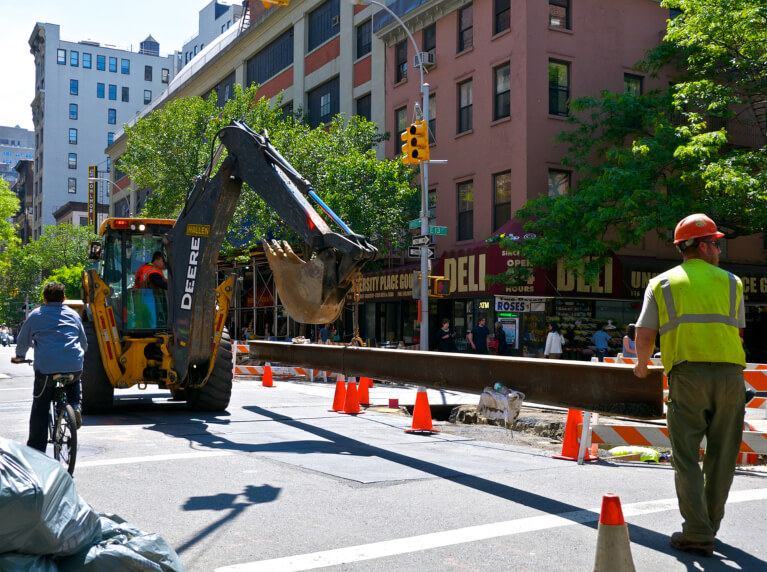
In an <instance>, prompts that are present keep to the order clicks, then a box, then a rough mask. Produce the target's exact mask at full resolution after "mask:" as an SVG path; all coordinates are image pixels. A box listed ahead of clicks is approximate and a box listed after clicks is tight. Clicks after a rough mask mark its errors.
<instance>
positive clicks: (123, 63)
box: [120, 59, 130, 75]
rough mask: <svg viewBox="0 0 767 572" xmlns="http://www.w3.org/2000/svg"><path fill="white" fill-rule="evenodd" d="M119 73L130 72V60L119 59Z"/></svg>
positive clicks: (125, 73) (126, 73)
mask: <svg viewBox="0 0 767 572" xmlns="http://www.w3.org/2000/svg"><path fill="white" fill-rule="evenodd" d="M120 73H122V74H124V75H128V74H129V73H130V60H126V59H121V60H120Z"/></svg>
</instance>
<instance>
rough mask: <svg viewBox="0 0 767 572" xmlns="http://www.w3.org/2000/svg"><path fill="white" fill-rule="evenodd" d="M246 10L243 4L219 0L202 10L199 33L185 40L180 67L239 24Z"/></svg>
mask: <svg viewBox="0 0 767 572" xmlns="http://www.w3.org/2000/svg"><path fill="white" fill-rule="evenodd" d="M244 10H245V8H243V6H240V5H237V4H232V5H230V4H224V3H223V2H218V1H217V0H213V1H212V2H210V3H209V4H207V5H206V6H205V7H204V8H203V9H202V10H200V14H199V21H198V28H197V33H196V34H195V35H194V36H192V37H191V38H189V39H188V40H186V41H185V42H184V45H183V47H182V48H181V61H180V65H179V68H181V67H183V66H185V65H186V64H188V63H189V62H190V61H191V60H192V59H194V57H195V56H196V55H197V54H199V53H200V51H202V50H203V48H205V46H206V45H208V44H209V43H211V42H212V41H213V40H215V39H216V38H217V37H218V36H220V35H221V34H223V33H224V32H226V31H227V30H228V29H229V28H231V27H232V26H234V25H239V22H238V21H239V19H240V18H241V17H242V14H243V12H244Z"/></svg>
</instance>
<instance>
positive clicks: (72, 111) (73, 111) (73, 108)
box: [69, 103, 77, 119]
mask: <svg viewBox="0 0 767 572" xmlns="http://www.w3.org/2000/svg"><path fill="white" fill-rule="evenodd" d="M69 118H70V119H77V104H76V103H70V104H69Z"/></svg>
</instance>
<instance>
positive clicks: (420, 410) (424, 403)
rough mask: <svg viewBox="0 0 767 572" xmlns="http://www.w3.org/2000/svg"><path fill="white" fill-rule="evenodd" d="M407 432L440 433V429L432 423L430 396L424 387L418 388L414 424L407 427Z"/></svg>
mask: <svg viewBox="0 0 767 572" xmlns="http://www.w3.org/2000/svg"><path fill="white" fill-rule="evenodd" d="M405 433H439V430H438V429H435V428H434V427H433V426H432V424H431V409H430V408H429V398H428V397H427V395H426V388H424V387H419V388H418V394H417V395H416V396H415V407H414V408H413V425H412V427H411V428H410V429H405Z"/></svg>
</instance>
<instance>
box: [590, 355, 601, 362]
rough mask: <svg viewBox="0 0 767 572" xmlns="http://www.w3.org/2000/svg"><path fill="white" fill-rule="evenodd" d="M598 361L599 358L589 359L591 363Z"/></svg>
mask: <svg viewBox="0 0 767 572" xmlns="http://www.w3.org/2000/svg"><path fill="white" fill-rule="evenodd" d="M598 361H599V358H597V356H594V357H592V358H591V363H594V362H598Z"/></svg>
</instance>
